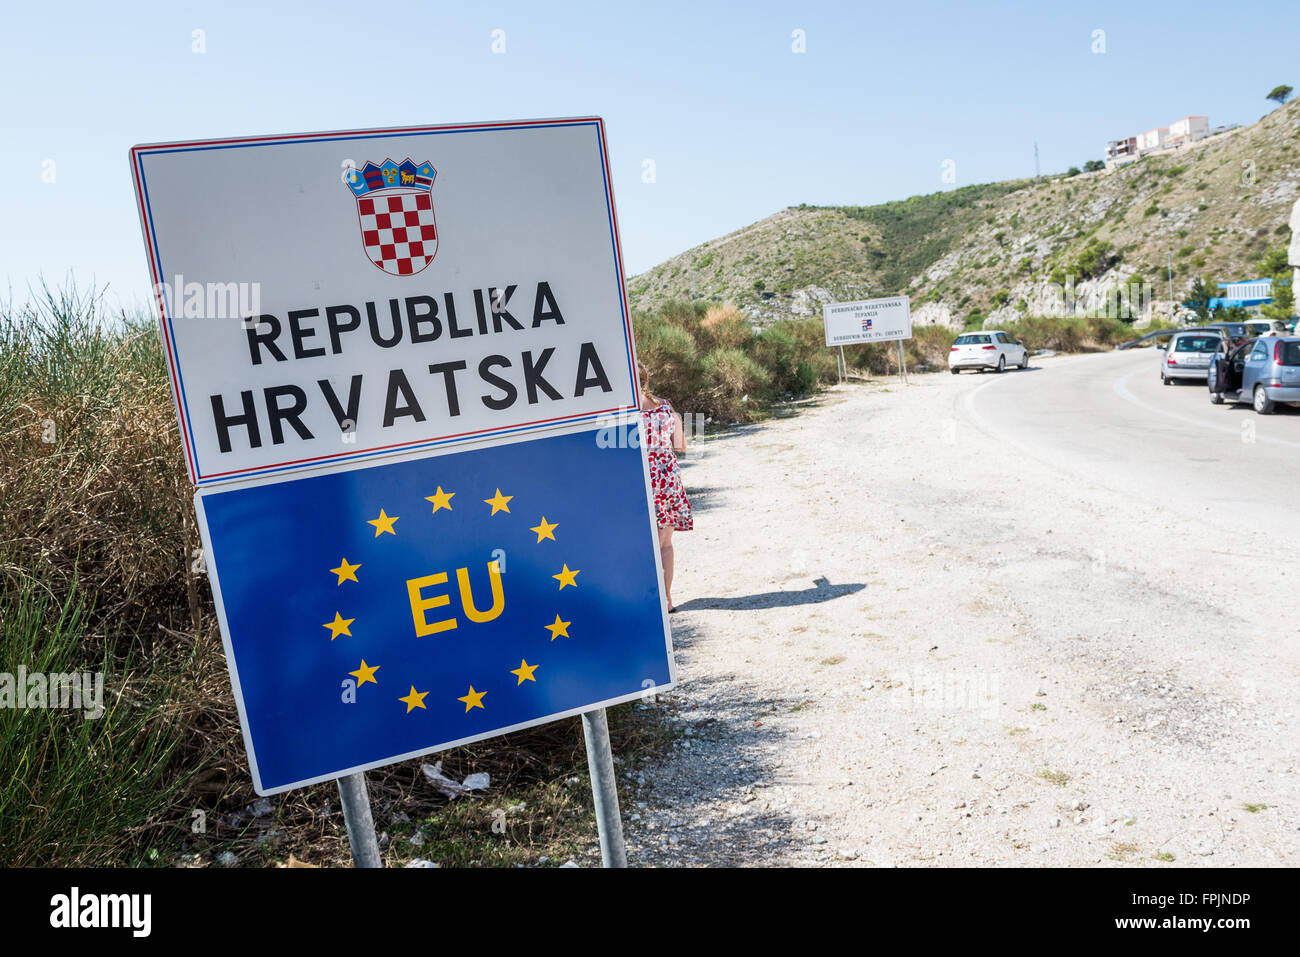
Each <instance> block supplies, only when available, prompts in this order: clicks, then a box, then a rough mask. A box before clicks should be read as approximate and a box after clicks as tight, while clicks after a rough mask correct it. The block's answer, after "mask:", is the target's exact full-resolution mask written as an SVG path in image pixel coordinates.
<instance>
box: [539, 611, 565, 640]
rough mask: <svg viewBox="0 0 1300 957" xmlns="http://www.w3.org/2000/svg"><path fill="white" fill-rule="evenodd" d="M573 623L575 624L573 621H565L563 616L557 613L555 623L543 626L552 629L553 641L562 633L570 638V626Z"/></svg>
mask: <svg viewBox="0 0 1300 957" xmlns="http://www.w3.org/2000/svg"><path fill="white" fill-rule="evenodd" d="M572 624H573V622H571V621H564V620H563V619H562V618H560V616H559V615H556V616H555V624H553V625H543V626H542V627H543V628H549V629H550V632H551V641H554V640H555V639H556V638H558V637H560V635H563V636H564V637H565V638H568V637H569V626H570V625H572Z"/></svg>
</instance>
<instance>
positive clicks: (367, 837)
mask: <svg viewBox="0 0 1300 957" xmlns="http://www.w3.org/2000/svg"><path fill="white" fill-rule="evenodd" d="M338 785H339V800H340V801H342V802H343V823H344V824H345V825H347V829H348V843H349V844H351V845H352V863H353V864H354V865H355V866H357V867H383V866H384V861H383V858H382V857H380V855H379V841H378V840H376V838H375V819H374V817H372V816H371V814H370V795H369V794H368V793H367V791H366V772H364V771H358V772H356V773H355V774H345V775H343V777H341V778H339V779H338Z"/></svg>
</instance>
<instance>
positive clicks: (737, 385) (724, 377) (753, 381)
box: [701, 349, 772, 422]
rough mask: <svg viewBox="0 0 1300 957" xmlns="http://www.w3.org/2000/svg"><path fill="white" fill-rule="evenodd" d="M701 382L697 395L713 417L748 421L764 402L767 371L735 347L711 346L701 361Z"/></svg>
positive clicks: (754, 417)
mask: <svg viewBox="0 0 1300 957" xmlns="http://www.w3.org/2000/svg"><path fill="white" fill-rule="evenodd" d="M702 367H703V370H704V378H705V384H704V389H703V392H702V393H701V398H702V399H703V401H704V404H707V405H708V406H709V407H710V408H712V409H713V415H714V417H715V418H718V419H721V420H723V421H731V422H751V421H753V420H754V419H756V418H758V417H759V416H760V415H761V413H762V411H763V409H764V406H765V405H766V403H765V399H766V396H767V389H768V388H769V387H770V385H771V382H772V377H771V375H770V374H769V373H768V372H767V370H766V369H764V368H763V367H762V366H760V365H759V364H758V363H757V362H755V361H754V360H753V359H751V358H750V357H749V356H747V355H745V353H744V352H742V351H741V350H739V349H714V350H713V351H712V352H710V353H708V354H707V355H705V357H704V361H703V363H702Z"/></svg>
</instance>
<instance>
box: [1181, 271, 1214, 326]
mask: <svg viewBox="0 0 1300 957" xmlns="http://www.w3.org/2000/svg"><path fill="white" fill-rule="evenodd" d="M1213 298H1214V285H1213V284H1212V283H1208V282H1206V281H1205V280H1204V279H1202V278H1201V277H1200V276H1197V277H1196V281H1195V282H1194V283H1192V288H1191V291H1190V292H1189V293H1188V294H1187V305H1189V306H1191V308H1192V310H1193V311H1194V312H1195V313H1196V318H1198V319H1199V320H1201V322H1208V321H1209V319H1210V300H1211V299H1213Z"/></svg>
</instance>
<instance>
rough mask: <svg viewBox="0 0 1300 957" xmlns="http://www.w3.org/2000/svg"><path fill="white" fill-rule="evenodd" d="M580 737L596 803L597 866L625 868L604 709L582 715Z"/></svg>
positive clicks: (615, 786)
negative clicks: (598, 862) (584, 748)
mask: <svg viewBox="0 0 1300 957" xmlns="http://www.w3.org/2000/svg"><path fill="white" fill-rule="evenodd" d="M582 737H583V739H584V740H585V741H586V742H587V771H588V772H589V773H590V775H591V795H592V797H593V798H594V799H595V803H596V830H597V831H598V832H599V834H600V863H601V865H602V866H604V867H627V848H626V846H625V845H624V844H623V819H622V817H620V815H619V813H618V784H617V782H616V781H615V780H614V753H613V752H612V751H611V750H610V746H609V723H608V722H607V721H606V720H605V709H604V708H597V709H596V710H595V711H587V712H584V713H583V715H582Z"/></svg>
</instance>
